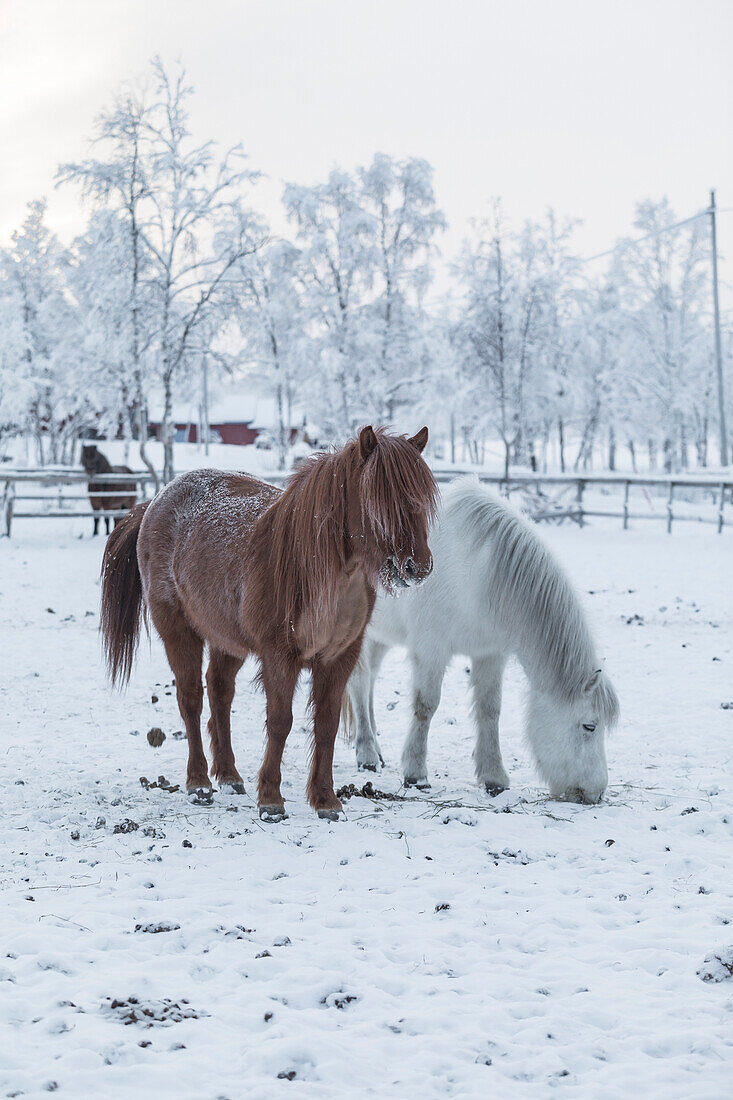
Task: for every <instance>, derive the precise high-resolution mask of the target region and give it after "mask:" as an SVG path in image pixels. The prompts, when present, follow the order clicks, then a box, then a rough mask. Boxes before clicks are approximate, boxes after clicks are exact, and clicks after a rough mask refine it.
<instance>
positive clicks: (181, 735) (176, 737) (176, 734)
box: [171, 730, 187, 741]
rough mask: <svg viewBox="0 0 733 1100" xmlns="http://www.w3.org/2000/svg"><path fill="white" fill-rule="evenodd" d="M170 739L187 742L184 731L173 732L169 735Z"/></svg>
mask: <svg viewBox="0 0 733 1100" xmlns="http://www.w3.org/2000/svg"><path fill="white" fill-rule="evenodd" d="M171 737H172V738H173V740H174V741H186V740H187V738H186V731H185V730H173V733H172V734H171Z"/></svg>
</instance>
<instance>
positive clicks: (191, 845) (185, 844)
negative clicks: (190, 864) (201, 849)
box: [181, 840, 193, 848]
mask: <svg viewBox="0 0 733 1100" xmlns="http://www.w3.org/2000/svg"><path fill="white" fill-rule="evenodd" d="M181 847H182V848H193V844H192V843H191V841H190V840H184V842H183V844H182V845H181Z"/></svg>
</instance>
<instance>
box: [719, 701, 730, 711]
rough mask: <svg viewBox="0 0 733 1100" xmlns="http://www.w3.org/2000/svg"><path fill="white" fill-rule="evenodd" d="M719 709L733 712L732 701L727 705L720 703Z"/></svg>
mask: <svg viewBox="0 0 733 1100" xmlns="http://www.w3.org/2000/svg"><path fill="white" fill-rule="evenodd" d="M720 709H721V710H733V700H730V702H728V703H721V704H720Z"/></svg>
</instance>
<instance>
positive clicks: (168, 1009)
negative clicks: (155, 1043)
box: [102, 997, 209, 1027]
mask: <svg viewBox="0 0 733 1100" xmlns="http://www.w3.org/2000/svg"><path fill="white" fill-rule="evenodd" d="M106 1002H107V1003H106V1004H104V1005H103V1006H102V1010H103V1011H105V1012H107V1013H110V1014H111V1015H113V1016H116V1017H117V1019H118V1020H119V1021H120V1022H121V1023H123V1024H142V1025H143V1027H153V1026H154V1025H155V1024H162V1025H163V1026H164V1027H165V1026H168V1025H170V1024H178V1023H180V1022H181V1020H199V1019H200V1018H201V1017H202V1016H208V1015H209V1013H208V1012H202V1011H201V1010H200V1009H195V1008H191V1005H190V1004H189V1003H188V1001H187V1000H186V999H185V997H182V998H181V1000H180V1001H172V1000H171V999H170V997H164V998H163V1000H162V1001H141V1000H139V998H138V997H127V998H126V999H125V1000H118V999H117V998H114V999H113V998H111V997H107V998H106Z"/></svg>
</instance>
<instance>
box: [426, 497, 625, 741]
mask: <svg viewBox="0 0 733 1100" xmlns="http://www.w3.org/2000/svg"><path fill="white" fill-rule="evenodd" d="M443 510H444V511H445V513H446V516H448V517H450V520H451V522H452V523H455V524H456V525H457V526H460V527H461V528H462V530H463V532H464V533H465V535H466V543H467V545H468V546H470V547H471V549H472V550H473V551H474V552H475V554H476V559H475V563H474V566H475V567H478V568H483V569H484V570H485V571H486V573H487V574H488V595H489V602H490V606H491V610H492V614H493V615H495V616H496V618H497V620H498V621H499V622H500V623H504V624H506V626H507V628H508V629H510V632H511V636H512V637H515V638H517V639H518V642H519V644H518V646H517V650H518V653H519V656H520V658H521V660H522V662H523V664H524V665H525V667H526V670H527V672H528V674H529V675H530V679H531V680H532V681H533V683H534V686H535V687H536V688H539V689H540V690H542V691H545V692H547V693H548V694H550V695H556V696H558V695H559V696H560V697H562V698H563V699H565V700H566V701H568V702H573V701H575V700H577V699H579V698H580V696H581V693H582V692H583V689H584V687H585V684H586V683H587V681H588V678H589V676H590V675H591V674H592V673H593V672H594V671H595V670H596V669H597V668H598V667H599V665H598V658H597V655H596V649H595V644H594V642H593V638H592V635H591V632H590V629H589V627H588V623H587V622H586V618H585V615H584V613H583V609H582V607H581V604H580V600H579V598H578V596H577V595H576V593H575V591H574V589H573V587H572V585H571V584H570V581H569V580H568V579H567V577H566V576H565V573H564V572H563V570H562V568H561V566H560V565H559V563H558V562H557V561H556V560H555V558H554V556H553V555H552V553H551V552H550V550H549V549H548V548H547V547H546V546H545V545H544V543H543V542H542V540H541V538H540V537H539V536H538V535H537V533H536V531H535V530H534V528H533V527H532V526H531V525H530V524H529V523H528V522H527V521H526V520H525V519H524V518H523V517H522V516H521V515H520V514H519V513H518V512H517V511H515V509H514V508H512V507H511V506H510V505H509V504H507V503H506V501H504V500H502V499H501V498H500V497H498V496H497V495H496V494H495V493H493V492H492V491H491V490H490V489H487V488H486V487H485V486H483V485H481V484H480V483H479V482H478V481H477V480H476V479H475V478H473V477H468V478H461V479H460V480H459V481H457V482H454V483H453V484H452V485H451V486H450V487H449V488H448V489H447V490H446V492H445V493H444V494H443ZM489 563H490V568H489ZM594 703H595V705H596V707H597V708H598V711H599V716H600V717H601V719H602V720H603V721H604V722H605V723H606V724H607V725H608V726H612V725H613V724H614V723H615V721H616V719H617V717H618V700H617V697H616V693H615V691H614V689H613V687H612V686H611V684H610V682H609V681H608V679H607V678H606V677H605V676H604V675H603V674H601V676H600V677H599V679H598V683H597V686H596V689H595V693H594Z"/></svg>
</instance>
